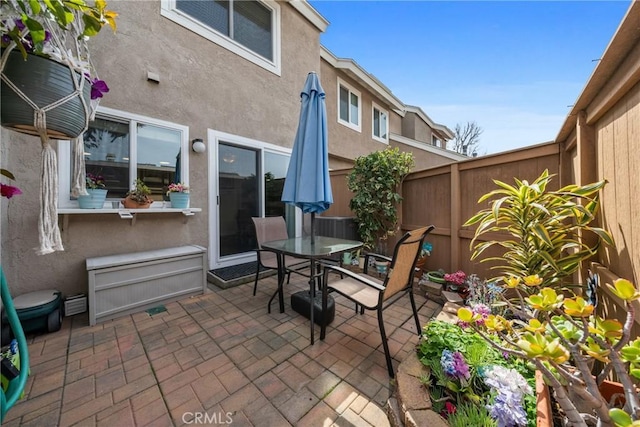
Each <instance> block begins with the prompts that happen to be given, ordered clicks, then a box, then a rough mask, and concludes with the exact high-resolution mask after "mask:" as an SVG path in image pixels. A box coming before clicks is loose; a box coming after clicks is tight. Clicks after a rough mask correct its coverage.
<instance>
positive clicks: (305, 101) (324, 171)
mask: <svg viewBox="0 0 640 427" xmlns="http://www.w3.org/2000/svg"><path fill="white" fill-rule="evenodd" d="M300 98H301V103H302V105H301V107H300V119H299V122H298V131H297V132H296V138H295V140H294V143H293V151H292V152H291V159H290V160H289V168H288V170H287V176H286V178H285V181H284V188H283V190H282V201H283V202H285V203H288V204H292V205H296V206H297V207H299V208H300V209H302V212H304V213H310V214H311V238H312V239H313V238H314V233H315V230H314V220H315V214H317V213H322V212H324V211H326V210H327V209H329V206H330V205H331V204H332V203H333V195H332V193H331V180H330V178H329V142H328V133H327V109H326V106H325V99H324V90H323V89H322V86H321V85H320V80H319V79H318V76H317V75H316V73H313V72H311V73H309V75H308V76H307V81H306V82H305V84H304V88H303V89H302V92H301V94H300Z"/></svg>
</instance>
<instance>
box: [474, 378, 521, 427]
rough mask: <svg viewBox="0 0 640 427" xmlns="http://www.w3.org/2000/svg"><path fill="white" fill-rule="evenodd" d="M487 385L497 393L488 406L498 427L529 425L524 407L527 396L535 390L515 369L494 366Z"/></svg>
mask: <svg viewBox="0 0 640 427" xmlns="http://www.w3.org/2000/svg"><path fill="white" fill-rule="evenodd" d="M484 382H485V384H487V385H488V386H489V387H491V389H492V390H494V391H495V392H497V395H496V397H495V399H494V401H493V403H492V404H490V405H487V409H489V411H490V414H491V417H492V418H494V419H496V420H497V421H498V427H513V426H520V425H526V424H527V414H526V413H525V410H524V408H523V407H522V400H523V397H524V395H525V394H532V393H533V390H532V389H531V386H529V384H528V383H527V381H526V380H525V379H524V378H523V377H522V375H520V374H519V373H518V371H516V370H515V369H509V368H505V367H502V366H493V367H492V368H490V369H488V370H487V372H486V374H485V378H484Z"/></svg>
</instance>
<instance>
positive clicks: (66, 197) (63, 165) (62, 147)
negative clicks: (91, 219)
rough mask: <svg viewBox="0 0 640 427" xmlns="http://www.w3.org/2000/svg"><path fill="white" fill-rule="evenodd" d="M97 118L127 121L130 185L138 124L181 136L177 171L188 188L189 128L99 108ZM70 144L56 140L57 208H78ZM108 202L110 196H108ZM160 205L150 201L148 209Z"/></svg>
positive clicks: (133, 175) (111, 109) (133, 167)
mask: <svg viewBox="0 0 640 427" xmlns="http://www.w3.org/2000/svg"><path fill="white" fill-rule="evenodd" d="M96 117H98V118H104V119H107V120H109V119H111V120H114V121H127V122H129V144H130V145H129V150H130V152H129V182H134V181H135V179H136V177H137V168H136V165H137V163H138V159H137V157H138V152H137V142H138V141H137V137H138V135H137V132H136V131H137V125H138V123H144V124H148V125H153V126H158V127H164V128H167V129H171V130H174V131H177V132H180V133H181V138H180V144H181V148H182V153H184V154H185V155H183V156H180V170H181V171H182V172H181V174H182V178H181V182H183V183H184V184H186V185H189V155H188V153H189V127H188V126H184V125H180V124H177V123H172V122H168V121H165V120H160V119H155V118H152V117H147V116H142V115H140V114H134V113H129V112H126V111H121V110H115V109H113V108H107V107H102V106H98V110H97V112H96ZM71 168H72V159H71V141H68V140H61V141H58V188H59V189H60V190H59V192H58V208H69V209H74V208H79V205H78V201H77V200H76V199H75V198H74V199H72V198H71ZM107 199H109V195H108V194H107ZM162 205H163V203H162V202H159V201H156V202H153V204H152V205H151V207H162Z"/></svg>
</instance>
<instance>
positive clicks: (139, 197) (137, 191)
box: [127, 179, 151, 204]
mask: <svg viewBox="0 0 640 427" xmlns="http://www.w3.org/2000/svg"><path fill="white" fill-rule="evenodd" d="M149 196H151V190H150V189H149V187H147V185H146V184H145V183H144V181H142V180H141V179H136V181H135V183H134V187H133V188H132V189H131V190H129V192H127V197H128V198H130V199H131V200H135V201H136V202H138V203H143V204H144V203H150V202H151V199H150V198H149Z"/></svg>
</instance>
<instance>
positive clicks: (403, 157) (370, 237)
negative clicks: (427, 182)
mask: <svg viewBox="0 0 640 427" xmlns="http://www.w3.org/2000/svg"><path fill="white" fill-rule="evenodd" d="M413 165H414V163H413V155H412V154H411V153H401V152H400V150H398V149H397V148H387V149H386V150H382V151H375V152H373V153H370V154H368V155H366V156H360V157H358V158H357V159H356V160H355V165H354V167H353V170H352V171H351V173H350V174H349V175H348V176H347V186H348V188H349V190H351V191H352V192H353V193H354V196H353V198H352V199H351V201H350V202H349V208H351V210H352V211H353V212H354V213H355V215H356V221H357V223H358V234H359V235H360V238H361V239H362V241H363V242H364V246H365V247H366V248H367V249H370V250H371V249H374V248H375V246H376V244H377V243H378V241H379V240H381V239H386V238H387V237H388V236H391V235H393V234H395V233H396V231H397V228H398V204H399V203H400V202H401V201H402V197H401V196H400V193H398V189H399V186H400V184H401V183H402V181H403V180H404V178H405V176H407V174H408V173H409V172H410V171H411V169H412V168H413Z"/></svg>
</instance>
